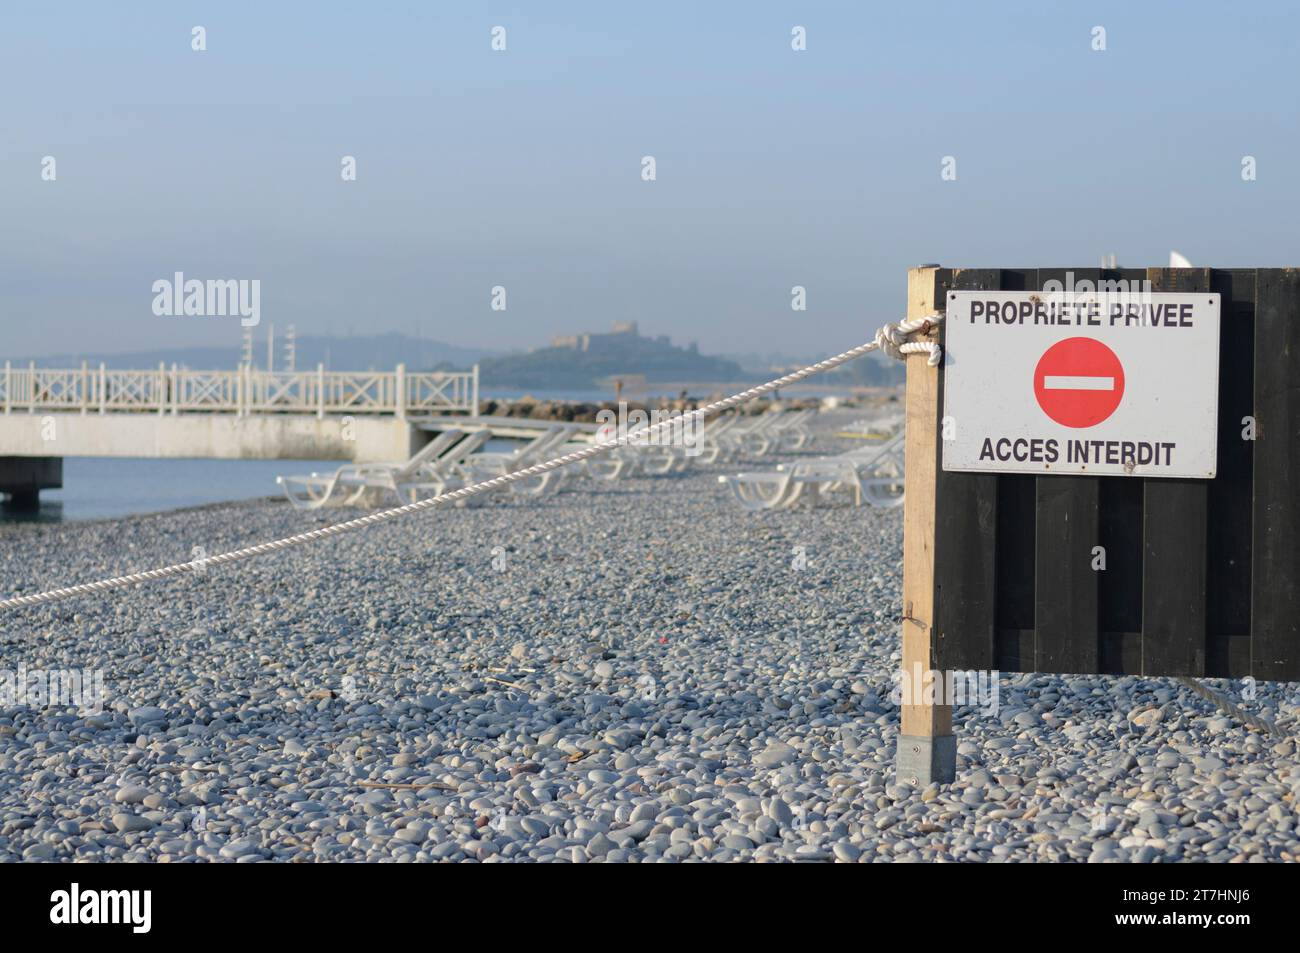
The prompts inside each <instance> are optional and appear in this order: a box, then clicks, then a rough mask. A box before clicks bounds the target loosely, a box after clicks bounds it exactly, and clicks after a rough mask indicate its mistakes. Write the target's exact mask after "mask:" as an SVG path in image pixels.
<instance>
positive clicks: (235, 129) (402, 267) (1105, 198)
mask: <svg viewBox="0 0 1300 953" xmlns="http://www.w3.org/2000/svg"><path fill="white" fill-rule="evenodd" d="M742 14H743V15H742ZM4 19H5V29H4V30H2V31H0V78H2V79H3V81H4V82H5V85H6V87H7V88H9V89H10V90H13V91H16V93H15V95H13V96H11V97H10V98H9V101H8V102H7V103H6V110H5V115H6V120H7V121H6V123H5V135H4V136H3V137H0V206H2V207H3V208H4V209H5V220H6V224H7V225H8V226H9V227H8V228H6V229H4V230H3V231H2V232H0V355H3V356H9V355H35V354H39V353H50V354H53V353H60V352H66V351H68V350H70V349H71V348H70V347H69V345H68V342H75V344H76V347H77V348H79V349H82V350H87V351H92V350H93V351H107V350H108V349H110V348H112V349H115V350H118V351H134V350H145V349H167V348H172V347H174V348H183V347H193V346H231V347H238V345H239V340H240V336H241V331H242V329H241V327H240V326H239V321H238V319H232V318H228V317H194V316H191V317H158V316H155V314H154V313H153V312H152V311H151V309H150V302H151V300H152V298H153V294H152V292H151V290H150V289H151V284H152V283H153V282H154V281H156V280H157V279H160V278H169V277H170V276H171V275H172V274H174V273H175V272H177V271H181V272H184V273H185V275H187V276H189V277H194V278H199V279H225V278H230V279H250V280H252V279H256V280H259V281H260V282H261V314H260V320H261V322H262V324H261V326H260V327H258V328H256V329H255V331H256V336H257V337H259V338H263V337H264V334H265V326H266V324H267V323H270V322H274V323H275V324H276V326H277V329H282V328H284V327H285V326H286V325H288V324H290V323H292V324H294V325H296V327H297V331H298V334H299V335H300V336H301V335H335V336H346V335H347V334H348V333H349V332H352V333H354V334H361V333H382V332H384V331H396V332H401V333H403V334H410V335H414V336H418V337H421V338H426V339H430V340H438V341H443V342H446V343H448V344H451V345H456V346H459V347H466V348H479V347H484V346H492V347H495V348H500V349H504V348H519V349H526V348H529V347H537V346H542V345H545V344H546V343H548V342H549V340H550V338H551V337H552V336H553V335H556V334H563V333H571V332H575V331H586V330H602V329H605V328H607V327H608V326H609V324H610V323H611V322H612V321H614V320H635V321H638V322H639V323H640V325H641V327H642V328H643V331H644V333H647V334H668V335H670V336H671V337H672V339H673V340H674V342H677V343H681V344H686V343H688V342H691V341H696V342H698V344H699V347H700V349H701V351H703V352H705V353H708V354H732V353H742V352H750V353H771V352H776V353H811V354H816V353H822V352H827V351H831V350H837V349H840V348H841V347H844V346H848V345H851V344H856V343H859V342H861V341H863V340H866V339H867V338H868V337H869V336H870V335H871V334H872V333H873V331H874V329H875V328H876V327H877V326H878V325H879V324H880V323H881V322H882V321H884V320H887V319H892V318H896V317H898V316H901V313H902V310H903V306H904V299H905V288H906V274H905V272H906V269H907V268H908V267H910V266H914V265H917V264H920V263H922V262H940V263H943V264H945V265H949V266H980V265H983V266H1003V267H1032V266H1036V265H1039V266H1049V265H1050V266H1088V265H1094V264H1096V263H1097V262H1098V261H1099V259H1100V256H1101V255H1103V254H1107V253H1114V254H1116V255H1118V257H1119V260H1120V262H1121V263H1122V264H1125V265H1132V266H1140V265H1163V264H1166V263H1167V261H1168V254H1169V251H1170V249H1177V250H1179V251H1180V252H1182V253H1183V254H1185V255H1187V256H1188V257H1189V258H1190V259H1191V260H1192V262H1193V263H1194V264H1196V265H1213V266H1216V267H1232V266H1277V265H1285V264H1288V263H1294V262H1295V261H1296V259H1297V257H1300V256H1297V255H1296V253H1295V251H1294V247H1293V243H1294V239H1293V237H1292V222H1293V220H1294V217H1295V213H1296V210H1297V206H1298V205H1300V188H1298V187H1297V185H1296V180H1295V177H1294V176H1292V175H1291V174H1290V170H1291V168H1292V166H1293V165H1294V160H1295V157H1296V155H1297V153H1298V152H1300V135H1298V133H1297V123H1296V121H1295V120H1296V114H1297V105H1296V102H1295V100H1294V80H1293V77H1292V76H1291V73H1292V72H1293V67H1292V66H1291V63H1292V59H1293V55H1292V49H1291V47H1292V45H1293V40H1292V39H1291V38H1292V37H1293V35H1294V33H1295V28H1296V26H1297V21H1298V20H1300V16H1298V15H1297V13H1296V12H1295V10H1293V9H1292V8H1290V7H1287V6H1285V5H1283V4H1280V3H1277V4H1257V5H1251V6H1249V7H1245V8H1225V7H1223V6H1221V5H1215V4H1209V3H1172V2H1158V3H1151V4H1147V5H1143V6H1142V7H1141V8H1139V9H1130V8H1129V7H1128V6H1127V5H1124V4H1120V3H1094V4H1089V5H1087V6H1086V7H1078V8H1071V7H1066V8H1057V7H1048V6H1045V5H1041V4H1034V3H1022V2H1016V3H1006V4H1001V5H999V7H998V12H997V15H991V14H990V10H989V9H988V8H981V7H977V6H970V5H963V4H958V3H917V4H909V5H905V6H904V5H890V6H881V7H865V6H861V5H854V4H834V3H828V4H817V5H813V6H808V5H804V4H793V3H757V4H745V5H743V6H740V5H736V6H731V5H720V6H717V7H707V8H701V7H697V6H694V5H685V4H673V3H668V4H656V5H655V6H654V7H652V8H615V9H610V8H606V7H604V6H601V5H598V4H590V3H573V4H566V5H564V6H562V7H558V8H551V9H544V10H543V9H529V8H528V7H526V6H523V5H518V4H504V5H499V6H493V7H491V8H488V9H483V10H479V9H471V8H465V9H445V8H437V9H433V8H426V7H425V6H423V5H419V4H395V5H391V6H382V7H352V6H350V5H342V4H322V5H319V6H314V7H312V8H311V10H310V12H308V13H306V14H304V13H302V12H301V11H299V10H296V9H291V8H285V9H276V8H268V7H264V6H257V5H253V4H233V5H223V6H221V7H219V8H215V7H214V8H203V7H177V6H174V5H170V4H161V3H142V4H133V5H130V6H125V7H115V6H114V7H110V6H103V7H101V6H98V5H91V4H84V3H81V4H77V3H74V4H71V5H68V6H62V7H60V8H59V10H58V12H57V13H51V12H49V11H45V10H41V9H38V8H15V9H10V10H7V11H6V12H5V14H4ZM196 25H201V26H203V27H204V28H205V30H206V47H207V48H206V49H205V50H203V51H195V50H193V49H192V48H191V42H192V33H191V31H192V28H193V27H194V26H196ZM498 25H500V26H504V27H505V29H506V39H507V48H506V50H505V51H494V50H492V49H491V42H492V36H491V30H492V28H493V27H494V26H498ZM796 26H802V27H804V28H806V36H807V49H806V50H803V51H795V50H792V48H791V30H792V28H794V27H796ZM1096 26H1101V27H1103V28H1104V29H1105V31H1106V32H1105V40H1106V49H1105V50H1104V51H1096V50H1094V49H1093V48H1092V47H1093V45H1094V40H1093V30H1094V27H1096ZM917 37H924V38H925V49H926V51H927V52H926V55H925V56H924V57H918V56H916V52H915V50H916V44H915V42H914V41H915V40H916V38H917ZM904 41H906V42H904ZM1240 63H1248V64H1249V68H1248V69H1242V68H1239V67H1236V66H1234V67H1233V68H1229V67H1230V64H1240ZM647 155H650V156H654V157H655V159H656V164H657V168H656V174H657V177H656V179H655V181H650V182H648V181H643V179H642V177H641V171H642V165H641V162H642V157H643V156H647ZM46 156H52V157H54V159H55V161H56V163H57V165H56V169H57V177H56V178H55V179H54V180H53V181H46V180H43V178H42V168H43V162H44V158H45V157H46ZM344 156H353V157H355V159H356V169H357V176H356V180H355V181H343V180H342V178H341V175H340V170H341V162H342V159H343V157H344ZM945 156H952V157H954V158H955V160H956V172H957V177H956V179H955V180H953V181H945V180H944V179H943V178H941V174H940V173H941V163H942V161H943V158H944V157H945ZM1245 156H1251V157H1254V159H1255V160H1256V161H1257V178H1256V179H1255V180H1254V181H1244V180H1243V178H1242V175H1241V163H1242V159H1243V157H1245ZM795 285H800V286H803V287H804V288H806V289H807V310H806V311H802V312H798V311H792V310H791V307H790V299H791V288H792V287H793V286H795ZM495 286H504V287H505V289H506V292H507V296H508V297H507V303H508V306H507V309H506V310H505V311H494V310H492V309H491V308H490V306H489V305H490V297H491V293H492V289H493V288H494V287H495Z"/></svg>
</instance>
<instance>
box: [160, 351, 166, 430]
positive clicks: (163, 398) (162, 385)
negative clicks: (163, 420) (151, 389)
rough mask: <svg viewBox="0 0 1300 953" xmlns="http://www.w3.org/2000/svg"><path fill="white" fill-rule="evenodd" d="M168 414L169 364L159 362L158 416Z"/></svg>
mask: <svg viewBox="0 0 1300 953" xmlns="http://www.w3.org/2000/svg"><path fill="white" fill-rule="evenodd" d="M165 413H167V362H166V361H159V362H158V416H159V417H161V416H162V415H163V414H165Z"/></svg>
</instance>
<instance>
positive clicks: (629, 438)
mask: <svg viewBox="0 0 1300 953" xmlns="http://www.w3.org/2000/svg"><path fill="white" fill-rule="evenodd" d="M942 320H943V317H942V315H937V314H936V315H931V316H929V317H926V318H910V319H908V320H906V321H900V322H898V323H897V324H887V325H885V327H883V328H881V329H880V330H879V331H878V332H876V337H875V339H874V340H871V341H868V342H867V343H866V344H860V345H858V346H857V347H855V348H853V349H851V350H848V351H845V352H844V353H843V354H837V355H835V356H834V357H831V358H827V359H826V360H824V361H820V362H818V363H816V364H810V365H809V366H807V367H802V368H800V369H799V370H797V371H793V372H791V373H789V374H786V375H785V376H784V377H779V378H777V379H776V380H774V381H768V382H767V383H766V384H760V385H759V386H757V387H751V388H750V389H749V390H746V391H742V392H740V393H739V394H733V395H732V396H730V397H726V398H724V399H722V400H718V401H714V402H713V403H711V404H708V405H706V406H704V407H701V408H699V409H698V410H693V411H691V412H690V413H689V414H683V415H682V416H681V417H675V418H672V419H670V420H664V421H661V422H659V423H657V424H651V425H650V426H648V427H642V428H638V429H637V430H634V431H632V432H631V433H628V434H624V435H623V436H621V437H618V438H617V439H614V440H604V441H600V442H598V443H593V444H592V445H591V446H588V447H583V448H582V449H581V450H575V451H573V452H572V453H566V454H564V455H563V456H560V457H556V458H555V459H553V460H547V461H546V462H545V463H538V464H536V465H534V466H531V467H525V468H524V469H522V470H515V471H513V472H512V473H507V474H504V475H503V476H498V477H493V478H492V479H490V480H484V481H483V482H481V483H474V484H472V485H470V486H465V487H461V488H460V489H458V490H452V491H450V492H447V493H439V494H438V495H437V496H433V497H430V498H429V499H427V500H420V501H418V502H416V503H407V504H406V505H404V506H396V507H393V508H392V509H387V510H380V511H379V512H378V513H371V514H369V515H367V516H359V517H357V518H356V519H351V520H347V521H346V522H343V523H335V524H333V525H331V526H323V527H321V528H320V529H314V530H310V531H309V532H306V533H297V534H296V535H293V536H286V537H285V538H283V539H276V540H272V541H271V542H268V543H259V544H257V545H256V546H246V547H244V548H243V549H235V550H231V551H230V552H227V553H220V554H218V555H216V556H204V557H202V558H201V559H193V560H190V561H189V562H183V563H175V564H173V565H171V566H163V567H161V568H159V569H147V570H144V571H142V572H133V573H130V574H129V575H126V576H116V577H114V578H112V579H101V580H99V581H98V582H83V583H79V584H78V585H75V586H67V587H65V588H63V589H51V590H49V591H47V592H37V593H33V594H32V595H29V596H14V597H12V598H9V599H4V600H0V609H17V608H22V607H27V606H38V605H41V604H43V603H46V602H58V601H59V600H62V599H70V598H72V597H73V596H81V595H87V594H89V593H94V592H108V591H109V590H112V589H122V588H125V587H127V586H134V585H137V584H139V583H142V582H154V581H155V580H158V579H168V578H170V577H172V576H183V575H185V574H186V573H191V572H194V571H195V570H198V569H203V568H205V567H207V566H224V565H225V564H227V563H233V562H238V561H239V560H242V559H250V558H252V557H254V556H262V555H265V554H266V553H273V552H276V551H278V550H281V549H288V548H289V547H291V546H299V545H301V544H303V543H311V542H315V541H316V540H318V539H325V538H327V537H330V536H337V535H338V534H339V533H347V532H350V531H351V530H354V529H361V528H362V527H365V526H373V525H374V524H376V523H383V522H385V521H387V520H391V519H396V518H397V517H399V516H405V515H407V514H408V513H418V512H420V511H421V510H427V509H429V508H431V507H434V506H439V505H441V504H443V503H453V502H455V501H456V500H464V499H467V498H469V497H471V496H475V495H477V494H479V493H487V492H489V491H491V490H498V489H500V488H501V487H504V486H507V485H508V484H511V483H515V482H517V481H519V480H527V479H529V478H530V477H535V476H540V475H542V474H543V473H546V472H548V471H550V470H557V469H559V468H560V467H567V466H568V465H569V464H571V463H577V462H578V461H580V460H586V459H587V458H588V457H594V456H596V455H597V454H601V453H608V452H609V451H611V450H616V449H618V448H619V447H622V446H626V445H627V444H629V443H632V442H633V441H638V440H647V439H649V438H651V437H654V436H657V435H658V434H660V433H661V432H663V431H664V430H668V429H670V428H673V427H684V426H685V422H686V420H687V419H689V418H695V419H696V421H703V420H704V418H706V417H708V416H709V415H711V414H716V413H720V412H721V411H724V410H728V409H729V408H732V407H735V406H736V405H738V404H743V403H746V402H748V401H751V400H753V399H754V398H756V397H760V396H762V395H763V394H767V393H770V392H771V391H774V390H778V389H780V388H782V387H788V386H790V385H791V384H794V383H797V382H798V381H801V380H803V379H804V378H805V377H811V376H812V375H813V374H820V373H822V372H823V371H829V370H830V369H831V368H833V367H839V366H840V365H841V364H844V363H846V362H848V361H851V360H853V359H854V358H858V357H862V355H864V354H867V353H869V352H871V351H874V350H876V349H877V348H879V349H881V350H883V351H884V352H885V353H886V354H889V355H891V356H893V357H896V358H899V359H900V360H902V359H903V358H904V357H905V356H906V355H908V354H921V353H924V354H929V359H928V360H927V363H928V364H929V365H930V366H931V367H934V366H936V365H938V363H939V360H940V358H941V357H942V354H943V352H942V350H941V348H940V347H939V345H938V344H935V343H933V342H928V341H927V342H921V341H909V340H908V338H909V337H910V336H911V335H912V334H915V333H916V332H918V331H920V332H922V333H924V332H927V331H929V330H930V329H931V328H932V327H934V326H935V325H937V324H939V323H940V322H941V321H942Z"/></svg>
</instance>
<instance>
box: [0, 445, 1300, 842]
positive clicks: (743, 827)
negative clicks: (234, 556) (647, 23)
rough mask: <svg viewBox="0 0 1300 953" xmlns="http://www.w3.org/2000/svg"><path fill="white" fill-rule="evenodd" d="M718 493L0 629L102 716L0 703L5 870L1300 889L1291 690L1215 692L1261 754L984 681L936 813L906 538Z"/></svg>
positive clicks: (963, 719) (343, 554)
mask: <svg viewBox="0 0 1300 953" xmlns="http://www.w3.org/2000/svg"><path fill="white" fill-rule="evenodd" d="M842 422H843V421H842V420H841V421H840V423H842ZM839 449H842V447H841V446H840V445H838V444H837V443H836V441H835V439H834V438H833V437H831V436H830V435H829V433H827V434H823V439H822V440H821V442H820V444H819V447H818V450H819V452H835V451H836V450H839ZM769 465H770V464H769ZM740 468H741V467H740V466H739V465H737V464H729V465H717V466H699V467H697V468H694V469H692V470H690V471H688V472H686V473H684V474H679V475H668V476H657V477H631V478H627V479H624V480H621V481H618V482H613V483H606V482H602V481H597V480H593V479H590V478H588V477H585V476H576V477H572V478H570V479H568V480H567V481H566V482H565V484H564V486H563V487H562V489H561V491H560V492H559V493H557V494H555V495H552V496H549V497H545V498H542V499H537V500H534V499H528V498H521V497H513V496H509V495H502V496H498V497H493V498H491V499H489V500H488V501H487V502H485V503H484V504H483V505H481V506H471V507H463V508H453V507H448V508H439V509H435V510H434V511H432V512H426V513H421V514H417V515H415V516H413V517H409V518H405V519H401V520H397V521H394V522H391V523H387V524H381V525H379V526H376V527H374V528H370V529H366V530H363V531H361V532H355V533H351V534H346V535H343V536H341V537H335V538H333V539H331V540H328V541H326V542H324V543H322V544H318V545H309V546H305V547H300V548H296V549H292V550H288V551H285V552H282V553H280V554H278V555H274V556H269V557H263V558H259V559H255V560H252V561H249V562H244V563H240V564H236V565H233V566H226V567H213V568H209V569H207V570H205V571H204V572H202V573H198V574H194V575H192V576H189V577H185V578H182V579H179V580H175V581H168V582H163V583H159V584H154V585H151V586H145V587H139V588H136V589H131V590H124V591H120V592H116V593H110V594H108V595H106V596H104V597H102V598H98V599H86V598H82V599H77V600H74V601H69V602H64V603H58V604H54V605H51V606H47V607H41V608H36V609H26V610H19V611H11V612H9V613H7V614H6V615H5V616H4V618H3V626H2V627H0V638H2V642H0V669H3V670H5V671H7V672H17V671H19V670H20V669H25V670H27V671H32V670H54V669H61V670H67V669H77V670H84V671H95V672H100V673H102V679H103V687H104V697H103V700H102V702H103V704H102V710H97V711H85V710H80V709H78V708H77V707H70V706H60V705H52V704H46V705H38V704H16V703H14V701H15V700H14V699H12V698H11V699H9V700H7V701H5V702H3V703H0V860H6V861H12V860H19V859H22V860H27V861H106V860H121V861H157V862H171V863H182V862H208V861H212V862H240V863H246V862H258V861H286V862H288V861H292V862H313V861H383V862H431V861H443V862H447V861H462V862H485V863H504V862H527V861H565V862H575V863H590V862H602V861H603V862H611V861H664V862H692V861H736V860H754V861H774V862H784V861H812V862H817V861H820V862H841V863H866V862H881V861H901V862H948V861H960V862H971V861H974V862H994V861H1075V862H1106V861H1137V862H1196V861H1214V862H1225V861H1226V862H1263V861H1279V860H1282V861H1285V860H1295V859H1297V858H1298V857H1300V834H1298V833H1297V821H1298V820H1300V818H1298V817H1297V809H1296V804H1297V797H1300V757H1298V756H1297V752H1296V746H1295V741H1294V738H1295V728H1296V718H1297V715H1300V704H1298V703H1300V693H1298V692H1297V686H1296V685H1295V684H1275V683H1259V684H1258V685H1257V686H1255V689H1254V697H1253V698H1250V699H1243V698H1242V693H1241V688H1242V686H1241V685H1240V684H1239V683H1237V684H1229V683H1227V682H1218V681H1215V680H1206V683H1207V684H1208V685H1209V686H1210V687H1212V688H1215V689H1216V690H1218V691H1221V692H1223V693H1224V694H1226V695H1230V696H1231V697H1232V698H1233V699H1234V701H1235V702H1236V703H1237V704H1238V705H1240V706H1241V707H1242V708H1243V709H1245V710H1247V711H1249V712H1250V713H1251V714H1252V715H1254V716H1257V717H1258V718H1259V719H1262V720H1265V721H1267V722H1269V723H1271V724H1272V725H1273V726H1274V730H1272V731H1268V730H1260V728H1259V727H1258V726H1251V725H1246V724H1243V723H1242V722H1241V720H1239V719H1237V718H1234V717H1232V716H1231V714H1230V713H1226V712H1225V711H1222V710H1220V709H1219V708H1217V707H1216V706H1215V704H1213V703H1212V702H1211V701H1207V700H1206V699H1204V698H1202V697H1200V696H1198V695H1197V694H1195V693H1193V692H1192V691H1190V690H1189V689H1187V688H1186V687H1184V686H1183V685H1181V684H1179V683H1178V682H1176V681H1175V680H1172V679H1138V678H1109V677H1101V676H1086V677H1071V676H1044V675H1019V674H1010V673H1004V674H1002V675H1001V676H1000V679H999V682H998V704H997V706H996V711H989V710H986V709H985V708H981V707H979V706H967V707H961V708H958V709H957V710H956V711H955V713H954V724H955V730H956V734H957V737H958V745H959V747H958V777H957V781H956V782H955V783H954V784H951V785H940V786H931V787H927V788H915V787H911V786H909V785H907V784H899V783H896V780H895V776H894V771H893V761H894V749H895V743H896V738H897V734H898V725H899V707H898V704H897V701H896V699H895V698H894V697H892V693H893V687H894V685H893V678H892V675H893V673H894V671H895V670H896V669H897V667H898V665H899V658H900V654H899V624H900V619H899V615H900V612H899V603H900V592H901V585H902V510H901V509H893V510H878V509H871V508H861V509H857V508H853V507H852V506H850V505H848V502H847V501H846V500H844V499H839V500H835V499H834V498H832V499H831V500H830V501H828V502H826V503H823V505H821V506H819V507H816V508H800V509H794V510H788V511H773V512H762V513H749V512H745V511H743V510H741V509H740V508H739V507H738V506H737V505H736V504H735V502H734V501H733V500H732V499H731V498H730V495H729V493H728V491H727V489H726V488H725V487H724V486H721V485H719V484H718V482H717V475H718V474H719V473H722V472H734V471H735V470H737V469H740ZM354 515H357V514H356V511H350V510H332V511H323V512H319V513H302V512H298V511H295V510H293V509H291V508H290V507H289V506H288V505H287V504H285V503H283V502H280V501H275V500H271V499H267V500H259V501H253V502H247V503H238V504H228V505H227V504H223V505H216V506H209V507H204V508H199V509H189V510H181V511H175V512H170V513H165V514H159V515H151V516H140V517H130V518H126V519H122V520H116V521H105V522H91V523H72V524H65V525H38V524H18V525H10V526H4V527H0V567H3V574H4V579H5V589H6V594H18V593H26V592H34V591H38V590H42V589H48V588H53V587H55V586H59V585H65V584H68V583H72V582H82V581H88V580H92V579H98V578H102V577H106V576H110V575H115V574H119V573H124V572H130V571H134V570H137V569H141V568H146V567H153V566H157V565H163V564H167V563H174V562H180V561H185V560H188V559H190V558H192V556H193V555H194V554H195V547H201V548H202V552H206V553H208V554H215V553H218V552H222V551H225V550H228V549H233V548H238V547H240V546H244V545H248V544H251V543H254V542H260V541H264V540H268V539H273V538H277V537H281V536H286V535H290V534H292V533H296V532H301V531H303V530H304V529H309V528H314V527H317V526H320V525H324V524H325V523H328V522H333V521H337V520H341V519H346V518H349V517H350V516H354Z"/></svg>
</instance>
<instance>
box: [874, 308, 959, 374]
mask: <svg viewBox="0 0 1300 953" xmlns="http://www.w3.org/2000/svg"><path fill="white" fill-rule="evenodd" d="M942 320H943V316H942V315H938V314H932V315H930V316H928V317H924V318H909V319H908V320H906V321H899V322H897V323H890V324H886V325H885V326H884V327H882V328H881V329H880V330H879V331H877V332H876V338H875V344H876V347H878V348H880V350H882V351H884V352H885V353H886V354H888V355H889V356H890V357H892V358H894V359H896V360H899V361H902V360H906V358H907V355H909V354H928V355H930V356H929V358H928V359H927V360H926V363H927V364H928V365H930V366H931V367H938V366H939V362H940V361H941V360H943V348H942V347H940V346H939V345H938V344H937V343H935V342H934V341H913V340H910V338H911V336H912V335H913V334H917V333H920V334H926V333H928V332H929V330H930V329H931V328H933V327H935V326H936V325H937V324H938V323H939V322H940V321H942Z"/></svg>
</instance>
